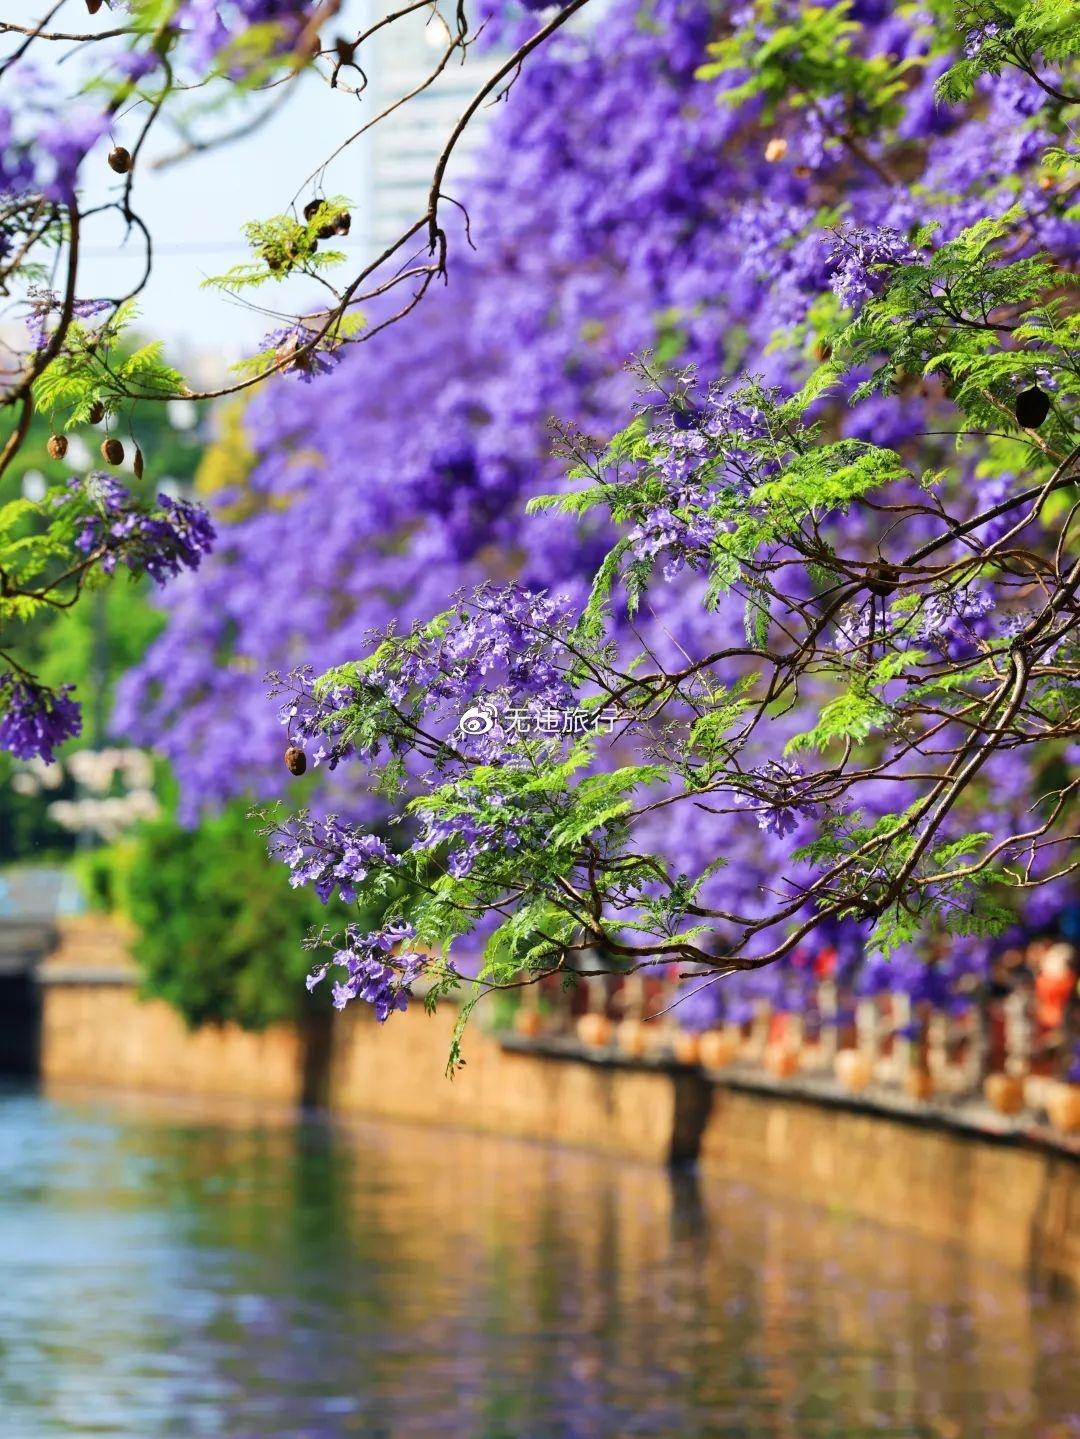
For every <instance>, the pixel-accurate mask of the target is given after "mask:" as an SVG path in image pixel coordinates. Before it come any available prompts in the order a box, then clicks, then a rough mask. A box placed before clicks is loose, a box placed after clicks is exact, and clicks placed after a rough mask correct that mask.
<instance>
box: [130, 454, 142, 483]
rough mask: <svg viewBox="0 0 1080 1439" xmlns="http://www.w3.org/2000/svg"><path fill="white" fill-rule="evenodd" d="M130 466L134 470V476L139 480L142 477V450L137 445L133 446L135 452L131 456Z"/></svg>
mask: <svg viewBox="0 0 1080 1439" xmlns="http://www.w3.org/2000/svg"><path fill="white" fill-rule="evenodd" d="M131 468H132V469H133V470H134V471H135V478H136V479H137V480H141V479H142V477H143V469H144V465H143V452H142V450H140V449H139V447H138V445H136V446H135V453H134V455H133V456H132V458H131Z"/></svg>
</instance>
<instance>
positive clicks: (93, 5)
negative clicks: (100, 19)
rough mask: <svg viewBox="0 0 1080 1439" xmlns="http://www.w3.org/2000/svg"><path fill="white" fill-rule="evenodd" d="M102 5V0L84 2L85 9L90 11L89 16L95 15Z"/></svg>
mask: <svg viewBox="0 0 1080 1439" xmlns="http://www.w3.org/2000/svg"><path fill="white" fill-rule="evenodd" d="M103 3H104V0H86V8H87V10H89V11H90V14H91V15H96V14H97V12H98V11H99V10H100V9H101V7H102V5H103Z"/></svg>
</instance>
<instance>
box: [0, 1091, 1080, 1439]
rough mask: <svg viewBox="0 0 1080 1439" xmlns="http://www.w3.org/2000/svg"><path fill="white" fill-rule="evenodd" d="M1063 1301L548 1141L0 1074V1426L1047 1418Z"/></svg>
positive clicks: (1060, 1368)
mask: <svg viewBox="0 0 1080 1439" xmlns="http://www.w3.org/2000/svg"><path fill="white" fill-rule="evenodd" d="M1078 1352H1080V1305H1078V1304H1077V1303H1076V1302H1075V1301H1070V1300H1069V1299H1068V1298H1066V1297H1063V1296H1061V1295H1054V1294H1051V1293H1049V1292H1047V1291H1045V1290H1044V1289H1042V1288H1040V1287H1038V1286H1037V1285H1035V1284H1032V1283H1029V1282H1027V1281H1026V1280H1025V1279H1024V1278H1022V1277H1018V1276H1015V1275H1012V1274H1009V1273H1008V1272H1006V1271H1004V1270H999V1269H997V1268H996V1267H995V1266H994V1265H992V1264H988V1263H986V1262H985V1261H978V1260H974V1259H972V1258H971V1257H969V1256H966V1255H964V1254H963V1253H961V1252H958V1251H955V1250H950V1249H948V1248H945V1247H942V1246H938V1245H935V1244H930V1243H923V1242H920V1241H919V1240H917V1239H913V1238H910V1237H904V1236H899V1235H897V1234H896V1233H894V1232H889V1231H887V1230H884V1229H879V1228H877V1227H875V1226H873V1225H870V1224H866V1223H859V1222H855V1221H852V1220H850V1219H848V1218H846V1217H845V1216H843V1215H842V1214H839V1213H827V1212H823V1211H821V1210H813V1209H809V1208H806V1207H803V1206H800V1205H799V1204H798V1203H797V1202H795V1201H791V1202H782V1201H778V1200H776V1199H766V1198H763V1197H761V1196H760V1195H758V1194H757V1193H755V1191H754V1190H753V1188H752V1187H750V1186H749V1185H747V1186H738V1185H731V1184H727V1183H722V1182H719V1181H716V1180H713V1179H709V1178H701V1179H700V1180H699V1179H696V1178H695V1177H694V1176H693V1175H691V1174H682V1175H676V1176H674V1177H672V1176H670V1175H668V1174H667V1173H665V1172H663V1171H661V1170H658V1169H655V1168H652V1167H648V1166H644V1165H637V1164H631V1163H624V1162H619V1161H617V1160H612V1159H606V1158H597V1157H593V1156H588V1155H582V1154H577V1153H573V1152H569V1151H566V1150H560V1149H558V1148H555V1147H545V1146H541V1145H529V1144H524V1143H518V1142H514V1141H510V1140H499V1139H486V1138H476V1137H471V1136H468V1135H463V1134H459V1133H446V1132H441V1131H434V1130H427V1129H422V1128H412V1127H394V1126H389V1125H382V1124H379V1125H374V1124H357V1125H354V1126H339V1125H331V1124H329V1123H325V1122H320V1121H317V1120H305V1121H301V1122H295V1121H294V1120H293V1119H291V1118H289V1117H275V1116H267V1115H266V1114H265V1113H262V1112H257V1111H247V1112H245V1111H240V1110H237V1109H234V1108H233V1109H229V1110H227V1111H224V1112H214V1111H212V1110H210V1109H207V1108H200V1107H189V1106H183V1107H177V1106H176V1105H165V1104H162V1103H160V1102H158V1103H153V1102H149V1101H146V1100H134V1099H133V1100H124V1101H118V1100H104V1099H94V1100H83V1101H75V1100H71V1099H62V1098H43V1097H39V1096H38V1095H36V1094H33V1093H30V1092H27V1091H21V1092H20V1091H5V1092H3V1093H0V1434H2V1435H3V1436H4V1439H38V1436H46V1435H68V1436H71V1435H78V1436H84V1435H85V1436H98V1435H123V1436H130V1439H157V1436H164V1435H181V1436H184V1439H191V1436H200V1435H228V1436H244V1439H277V1436H289V1439H304V1436H310V1439H330V1436H338V1435H342V1436H345V1435H366V1436H372V1439H406V1436H418V1439H440V1436H446V1439H594V1436H595V1439H631V1436H638V1435H648V1436H665V1439H667V1436H694V1439H697V1436H702V1439H705V1436H709V1439H711V1436H716V1439H720V1436H724V1439H765V1436H768V1439H819V1436H820V1439H826V1436H828V1439H865V1436H875V1439H876V1436H904V1439H909V1436H919V1439H969V1436H970V1439H997V1436H1008V1439H1012V1436H1015V1439H1075V1436H1080V1365H1078V1364H1077V1358H1078Z"/></svg>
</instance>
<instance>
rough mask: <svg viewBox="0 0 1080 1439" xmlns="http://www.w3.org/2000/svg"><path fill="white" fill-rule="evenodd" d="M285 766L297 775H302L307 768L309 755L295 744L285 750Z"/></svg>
mask: <svg viewBox="0 0 1080 1439" xmlns="http://www.w3.org/2000/svg"><path fill="white" fill-rule="evenodd" d="M285 768H286V769H287V770H288V771H289V773H290V774H295V775H302V774H303V773H304V771H305V770H306V769H307V755H306V754H305V753H304V751H303V750H302V749H297V747H296V745H294V744H291V745H290V746H289V748H288V749H287V750H286V751H285Z"/></svg>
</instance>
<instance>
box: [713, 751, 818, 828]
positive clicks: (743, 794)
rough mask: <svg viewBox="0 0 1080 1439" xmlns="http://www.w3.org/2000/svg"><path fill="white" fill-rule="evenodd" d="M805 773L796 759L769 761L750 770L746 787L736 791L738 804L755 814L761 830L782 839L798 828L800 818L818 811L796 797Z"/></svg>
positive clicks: (808, 816)
mask: <svg viewBox="0 0 1080 1439" xmlns="http://www.w3.org/2000/svg"><path fill="white" fill-rule="evenodd" d="M802 774H803V771H802V768H801V767H800V766H799V765H797V764H796V763H795V762H794V761H793V760H787V759H770V760H766V761H765V763H764V764H761V765H758V766H757V767H756V768H755V769H752V770H750V771H749V772H748V774H747V775H746V780H747V782H748V783H747V788H746V789H741V788H740V789H737V790H735V792H734V798H735V803H736V804H738V805H745V806H746V807H747V808H748V809H749V810H750V811H751V813H752V814H754V815H755V816H756V818H757V823H758V829H760V830H762V831H764V832H765V833H766V834H772V835H775V836H776V837H777V838H778V839H783V838H784V836H785V835H789V834H791V833H792V831H793V830H795V829H797V828H798V825H799V822H800V820H801V819H813V818H814V816H815V815H816V813H817V810H816V808H815V806H813V805H809V804H806V803H805V802H804V801H802V800H800V799H799V798H798V797H797V787H798V781H799V780H800V779H801V778H802Z"/></svg>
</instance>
